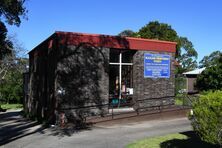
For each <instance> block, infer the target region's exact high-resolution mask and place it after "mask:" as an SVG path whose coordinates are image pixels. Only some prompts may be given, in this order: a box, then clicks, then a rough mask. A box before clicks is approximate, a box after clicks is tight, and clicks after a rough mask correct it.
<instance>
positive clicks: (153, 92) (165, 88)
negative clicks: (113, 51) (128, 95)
mask: <svg viewBox="0 0 222 148" xmlns="http://www.w3.org/2000/svg"><path fill="white" fill-rule="evenodd" d="M145 53H152V54H167V55H170V56H171V61H170V62H171V66H170V78H145V77H144V54H145ZM174 57H175V55H174V53H166V52H151V51H137V52H136V54H135V55H134V58H133V85H134V95H133V98H134V101H135V102H136V104H135V106H134V108H135V109H138V108H140V109H141V110H146V109H147V108H148V107H152V106H158V105H172V104H174V95H175V92H174V91H175V83H174V81H175V74H174V71H175V67H174V64H173V63H174ZM143 108H144V109H143Z"/></svg>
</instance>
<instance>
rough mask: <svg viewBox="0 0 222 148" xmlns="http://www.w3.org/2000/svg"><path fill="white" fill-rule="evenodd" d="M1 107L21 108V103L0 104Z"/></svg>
mask: <svg viewBox="0 0 222 148" xmlns="http://www.w3.org/2000/svg"><path fill="white" fill-rule="evenodd" d="M0 106H1V108H3V109H7V110H9V109H22V107H23V105H22V104H0Z"/></svg>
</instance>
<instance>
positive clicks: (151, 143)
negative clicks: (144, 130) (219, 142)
mask: <svg viewBox="0 0 222 148" xmlns="http://www.w3.org/2000/svg"><path fill="white" fill-rule="evenodd" d="M171 147H172V148H197V147H201V148H215V147H218V146H215V145H211V144H209V143H206V142H203V141H201V140H200V139H199V137H198V136H197V135H196V134H195V133H194V132H193V131H189V132H184V133H177V134H169V135H165V136H159V137H153V138H146V139H142V140H139V141H136V142H134V143H131V144H129V145H127V146H126V148H171Z"/></svg>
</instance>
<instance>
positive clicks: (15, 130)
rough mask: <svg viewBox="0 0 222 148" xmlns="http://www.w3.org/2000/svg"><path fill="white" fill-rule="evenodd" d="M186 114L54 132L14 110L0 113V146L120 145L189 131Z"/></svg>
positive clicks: (100, 147)
mask: <svg viewBox="0 0 222 148" xmlns="http://www.w3.org/2000/svg"><path fill="white" fill-rule="evenodd" d="M190 130H191V126H190V122H189V120H188V119H187V118H175V119H167V120H153V121H142V122H135V123H126V124H124V125H123V124H117V125H113V126H104V125H103V126H97V127H93V128H91V129H89V130H84V131H78V132H75V131H74V132H72V133H71V134H70V133H69V132H68V133H66V132H57V131H56V130H55V129H54V128H48V129H43V128H42V127H41V126H40V125H37V124H36V123H35V122H31V121H27V120H25V119H23V118H22V117H21V116H19V114H18V112H15V111H14V112H11V113H10V112H9V113H8V114H6V113H5V114H3V113H0V145H1V146H0V147H4V148H23V147H24V148H57V147H58V148H121V147H124V146H126V145H127V144H128V143H131V142H133V141H135V140H138V139H142V138H145V137H153V136H159V135H165V134H169V133H177V132H185V131H190Z"/></svg>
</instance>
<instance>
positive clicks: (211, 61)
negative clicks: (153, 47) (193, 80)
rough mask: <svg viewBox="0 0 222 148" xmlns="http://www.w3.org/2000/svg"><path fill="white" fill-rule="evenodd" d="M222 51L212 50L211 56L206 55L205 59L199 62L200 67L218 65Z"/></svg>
mask: <svg viewBox="0 0 222 148" xmlns="http://www.w3.org/2000/svg"><path fill="white" fill-rule="evenodd" d="M221 54H222V52H221V51H219V50H217V51H214V52H212V53H211V54H210V55H209V56H204V57H203V59H202V60H201V61H200V63H199V67H200V68H203V67H209V66H212V65H216V64H217V63H218V62H219V59H220V55H221Z"/></svg>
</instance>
